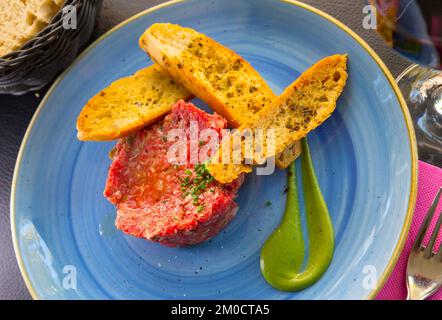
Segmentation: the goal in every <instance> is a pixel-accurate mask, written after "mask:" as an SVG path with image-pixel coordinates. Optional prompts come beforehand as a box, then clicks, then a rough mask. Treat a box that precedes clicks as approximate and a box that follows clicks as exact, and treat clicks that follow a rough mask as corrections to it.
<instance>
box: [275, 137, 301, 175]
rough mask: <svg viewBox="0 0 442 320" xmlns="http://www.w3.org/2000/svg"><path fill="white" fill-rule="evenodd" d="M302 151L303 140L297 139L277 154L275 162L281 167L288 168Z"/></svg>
mask: <svg viewBox="0 0 442 320" xmlns="http://www.w3.org/2000/svg"><path fill="white" fill-rule="evenodd" d="M301 153H302V146H301V141H300V140H297V141H295V142H294V143H292V144H291V145H289V146H288V147H287V148H286V149H284V151H283V152H281V153H279V154H278V155H277V156H276V159H275V163H276V166H277V167H278V168H279V169H285V168H287V167H288V166H289V165H290V164H291V163H292V162H293V161H295V160H296V158H298V157H299V156H300V155H301Z"/></svg>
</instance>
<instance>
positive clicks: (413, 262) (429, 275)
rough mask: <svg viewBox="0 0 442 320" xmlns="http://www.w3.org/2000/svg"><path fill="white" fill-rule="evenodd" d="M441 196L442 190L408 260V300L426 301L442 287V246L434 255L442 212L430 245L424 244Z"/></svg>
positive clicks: (441, 221) (441, 189)
mask: <svg viewBox="0 0 442 320" xmlns="http://www.w3.org/2000/svg"><path fill="white" fill-rule="evenodd" d="M441 194H442V188H440V189H439V192H438V193H437V195H436V198H434V201H433V204H432V205H431V207H430V209H429V210H428V212H427V215H426V217H425V219H424V222H423V224H422V226H421V227H420V229H419V232H418V234H417V237H416V240H415V242H414V244H413V248H412V249H411V253H410V257H409V258H408V265H407V289H408V296H407V300H424V299H426V298H427V297H429V296H431V295H432V294H433V293H435V292H436V291H437V290H438V289H439V288H440V287H441V285H442V245H441V246H440V248H439V251H438V252H437V253H433V251H434V250H435V249H436V248H434V244H435V242H436V238H437V235H438V233H439V231H440V229H441V225H442V212H441V214H440V216H439V219H438V220H437V223H436V226H435V227H434V230H433V233H432V234H431V237H430V241H429V242H428V245H427V246H424V245H423V243H422V242H423V240H424V237H425V234H426V233H427V231H428V228H429V226H430V224H431V220H432V218H433V216H434V212H435V211H436V207H437V204H438V203H439V199H440V197H441Z"/></svg>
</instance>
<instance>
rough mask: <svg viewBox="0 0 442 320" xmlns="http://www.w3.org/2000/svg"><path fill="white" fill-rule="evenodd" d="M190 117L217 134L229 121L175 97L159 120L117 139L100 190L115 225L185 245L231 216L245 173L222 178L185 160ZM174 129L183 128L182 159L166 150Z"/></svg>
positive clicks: (205, 235) (218, 227) (202, 238)
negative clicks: (229, 180) (173, 160)
mask: <svg viewBox="0 0 442 320" xmlns="http://www.w3.org/2000/svg"><path fill="white" fill-rule="evenodd" d="M191 123H192V124H193V123H197V124H198V130H199V131H201V130H204V129H213V130H214V131H215V132H216V133H217V134H218V135H219V136H218V138H220V137H221V129H224V128H226V125H227V123H226V120H225V119H224V118H222V117H221V116H219V115H216V114H215V115H210V114H207V113H206V112H204V111H203V110H200V109H198V108H197V107H195V106H194V105H193V104H191V103H186V102H184V101H179V102H178V103H177V104H176V105H175V106H174V107H173V108H172V110H171V111H170V113H169V114H167V115H166V116H165V117H164V118H163V119H162V120H160V121H157V122H156V123H154V124H153V125H150V126H148V127H147V128H145V129H142V130H141V131H139V132H137V133H135V134H133V135H132V136H129V137H125V138H122V139H120V140H119V141H118V143H117V145H116V147H115V149H114V150H113V152H112V155H111V157H112V160H113V162H112V164H111V166H110V168H109V173H108V178H107V181H106V188H105V191H104V196H105V197H106V198H107V199H108V200H109V201H110V202H112V203H113V204H114V205H115V206H116V207H117V219H116V222H115V224H116V226H117V228H118V229H120V230H122V231H124V232H126V233H127V234H130V235H132V236H135V237H141V238H145V239H148V240H151V241H155V242H160V243H162V244H164V245H167V246H186V245H194V244H197V243H200V242H202V241H205V240H207V239H209V238H211V237H213V236H214V235H216V234H217V233H218V232H219V231H220V230H221V229H222V228H223V227H224V226H225V225H226V224H227V223H228V222H229V221H230V220H231V219H232V218H233V217H234V216H235V214H236V211H237V205H236V204H235V202H234V199H235V197H236V193H237V191H238V189H239V187H240V186H241V184H242V182H243V177H240V178H239V179H237V180H236V181H233V182H232V183H229V184H220V183H219V182H217V181H215V180H214V179H213V177H212V176H211V175H210V174H209V173H208V171H207V170H206V169H205V166H204V164H192V163H191V161H189V159H190V143H195V142H196V141H193V142H192V141H191V139H194V140H195V138H193V136H192V135H191V134H190V126H191ZM173 129H183V132H185V135H186V136H187V140H186V142H185V144H187V146H186V145H185V147H186V148H187V150H186V151H187V161H185V163H184V164H174V163H171V162H170V161H168V150H169V149H170V147H171V146H172V145H173V144H174V143H176V141H168V138H167V137H168V132H170V130H173ZM197 139H198V138H197ZM204 143H205V142H203V141H201V142H200V141H198V142H197V145H198V146H202V144H204ZM193 145H194V144H193ZM207 156H210V152H208V154H207ZM204 160H205V159H204V158H203V159H200V161H204Z"/></svg>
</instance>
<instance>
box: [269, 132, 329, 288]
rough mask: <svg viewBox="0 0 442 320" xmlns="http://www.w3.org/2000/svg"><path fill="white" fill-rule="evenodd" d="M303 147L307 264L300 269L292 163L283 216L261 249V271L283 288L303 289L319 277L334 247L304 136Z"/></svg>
mask: <svg viewBox="0 0 442 320" xmlns="http://www.w3.org/2000/svg"><path fill="white" fill-rule="evenodd" d="M302 149H303V150H302V155H301V172H302V186H303V194H304V202H305V211H306V218H307V231H308V236H309V245H310V250H309V251H310V252H309V256H308V260H307V265H306V267H305V268H304V269H303V270H301V267H302V264H303V261H304V256H305V249H304V240H303V236H302V228H301V216H300V215H301V210H300V207H299V198H298V191H297V185H296V171H295V163H292V164H291V165H290V167H289V169H288V177H287V187H288V193H287V202H286V207H285V213H284V217H283V218H282V222H281V224H280V225H279V227H278V228H277V229H276V230H275V231H274V232H273V233H272V234H271V235H270V237H269V238H268V239H267V241H266V242H265V243H264V246H263V247H262V250H261V263H260V264H261V272H262V275H263V276H264V278H265V279H266V281H267V282H268V283H269V284H270V285H272V286H273V287H275V288H277V289H280V290H283V291H298V290H302V289H304V288H306V287H308V286H311V285H312V284H314V283H315V282H316V281H318V280H319V279H320V278H321V276H322V275H323V274H324V272H325V271H326V270H327V268H328V266H329V265H330V262H331V259H332V257H333V250H334V233H333V225H332V223H331V219H330V215H329V212H328V209H327V205H326V204H325V201H324V198H323V196H322V193H321V190H320V187H319V184H318V181H317V179H316V176H315V172H314V168H313V163H312V159H311V156H310V151H309V147H308V144H307V142H306V140H305V139H303V140H302Z"/></svg>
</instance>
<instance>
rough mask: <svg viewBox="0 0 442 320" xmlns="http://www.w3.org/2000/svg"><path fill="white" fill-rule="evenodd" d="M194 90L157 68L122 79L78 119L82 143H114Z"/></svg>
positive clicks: (86, 108)
mask: <svg viewBox="0 0 442 320" xmlns="http://www.w3.org/2000/svg"><path fill="white" fill-rule="evenodd" d="M191 97H192V94H191V93H190V91H188V90H187V89H186V88H185V87H184V86H182V85H181V84H179V83H176V82H175V81H173V80H172V79H171V78H170V77H169V75H168V74H167V72H166V71H165V70H164V69H163V68H161V67H159V66H157V65H153V66H150V67H147V68H145V69H142V70H140V71H138V72H136V73H135V74H134V75H132V76H129V77H125V78H121V79H119V80H117V81H115V82H113V83H112V84H111V85H110V86H109V87H107V88H105V89H104V90H102V91H100V92H99V93H98V94H97V95H95V96H94V97H93V98H92V99H90V100H89V101H88V103H87V104H86V105H85V107H84V108H83V110H82V111H81V113H80V115H79V116H78V119H77V131H78V133H77V136H78V139H79V140H95V141H103V140H113V139H118V138H121V137H124V136H127V135H129V134H131V133H133V132H135V131H137V130H139V129H140V128H143V127H145V126H147V125H149V124H151V123H153V122H154V121H156V120H157V119H159V118H160V117H161V116H163V115H164V114H166V113H167V112H169V111H170V110H171V108H172V106H173V105H174V104H175V103H176V102H177V101H178V100H180V99H183V100H187V99H189V98H191Z"/></svg>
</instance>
